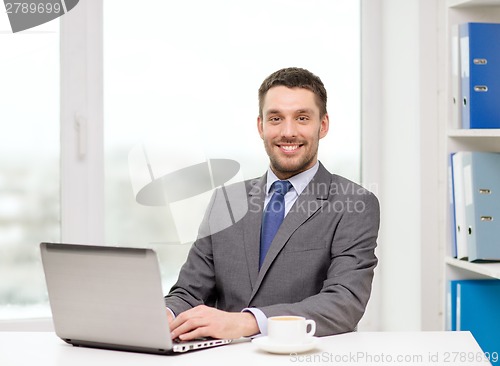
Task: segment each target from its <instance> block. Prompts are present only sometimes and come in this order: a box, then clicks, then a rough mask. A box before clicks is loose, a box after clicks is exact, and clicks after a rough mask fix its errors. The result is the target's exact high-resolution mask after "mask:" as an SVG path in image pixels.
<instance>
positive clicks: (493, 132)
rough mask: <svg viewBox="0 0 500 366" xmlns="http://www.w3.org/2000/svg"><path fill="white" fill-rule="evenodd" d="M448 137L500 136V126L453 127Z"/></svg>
mask: <svg viewBox="0 0 500 366" xmlns="http://www.w3.org/2000/svg"><path fill="white" fill-rule="evenodd" d="M448 137H500V128H494V129H453V130H449V131H448Z"/></svg>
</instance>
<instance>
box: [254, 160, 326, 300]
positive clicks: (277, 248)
mask: <svg viewBox="0 0 500 366" xmlns="http://www.w3.org/2000/svg"><path fill="white" fill-rule="evenodd" d="M330 183H331V174H330V173H329V172H328V171H327V170H326V169H325V167H323V165H322V164H321V163H320V165H319V169H318V172H317V173H316V175H315V176H314V178H313V179H312V180H311V182H309V184H308V185H307V187H306V188H305V189H304V191H303V192H302V194H301V195H300V196H299V197H298V198H297V200H296V201H295V203H294V205H293V206H292V208H291V209H290V211H289V213H288V215H286V217H285V219H284V220H283V223H282V224H281V226H280V228H279V229H278V232H277V233H276V236H275V237H274V240H273V242H272V243H271V247H270V248H269V251H268V252H267V255H266V258H265V260H264V263H263V264H262V268H261V269H260V271H258V268H257V280H256V282H255V284H254V285H253V291H252V296H251V299H253V297H254V296H255V294H256V293H257V291H258V289H259V286H260V284H261V283H262V281H263V279H264V277H265V276H266V273H267V271H268V270H269V268H270V267H271V264H272V263H273V262H274V260H275V259H276V257H277V256H278V254H279V253H280V252H281V250H282V249H283V247H284V246H285V244H286V243H287V242H288V239H289V238H290V236H291V235H292V234H293V233H294V232H295V231H296V230H297V229H298V228H299V227H300V226H301V225H302V224H303V223H304V222H305V221H306V220H307V219H308V218H309V217H311V216H312V215H313V214H314V213H315V212H316V211H318V210H319V209H320V208H321V207H322V206H323V204H324V203H325V201H326V200H328V194H329V191H330ZM260 218H262V215H260ZM259 224H260V223H259ZM259 227H260V226H259ZM259 233H260V231H259ZM257 240H258V241H257V242H258V243H259V242H260V236H258V239H257ZM254 248H255V247H254ZM254 251H255V249H254ZM255 252H257V253H256V257H255V258H256V259H255V262H256V263H258V256H259V252H258V250H257V251H255ZM257 267H258V266H257ZM253 283H254V282H253V280H252V284H253ZM251 299H250V301H251Z"/></svg>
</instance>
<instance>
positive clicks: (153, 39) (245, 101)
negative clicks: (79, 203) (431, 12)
mask: <svg viewBox="0 0 500 366" xmlns="http://www.w3.org/2000/svg"><path fill="white" fill-rule="evenodd" d="M141 7H143V8H145V9H149V10H150V11H148V13H147V16H146V17H142V16H139V13H138V12H137V2H135V1H131V0H106V1H104V85H105V88H104V100H105V108H104V109H105V113H104V121H105V123H104V125H105V159H106V160H105V161H106V168H105V171H106V173H105V174H106V183H105V185H106V241H107V242H109V243H119V244H122V245H144V246H153V247H155V248H156V249H157V251H158V252H159V254H160V256H161V261H162V268H163V270H164V272H165V273H164V276H165V278H164V282H165V287H166V289H168V288H169V286H170V285H171V284H172V283H173V282H174V281H175V279H176V276H177V273H178V270H179V266H180V265H181V264H182V262H183V261H184V258H185V256H186V254H187V251H188V250H189V247H190V245H189V244H190V243H191V242H192V240H194V238H195V236H196V231H197V227H198V224H199V222H200V221H201V217H202V216H203V213H204V210H205V208H206V204H207V203H208V199H209V197H210V193H211V192H205V193H204V194H193V197H189V198H187V199H184V200H182V201H181V202H175V203H171V204H161V197H157V201H156V202H154V204H152V205H148V204H140V203H138V201H137V200H136V196H137V194H138V192H139V191H140V190H141V189H144V188H145V187H146V186H148V184H149V185H150V184H151V182H152V181H154V180H155V179H159V178H161V177H164V176H165V175H168V174H171V173H173V172H175V171H179V169H182V168H187V167H189V166H194V165H196V164H200V163H201V162H204V161H206V160H207V159H231V160H234V161H236V162H237V163H239V166H240V169H239V172H238V174H237V176H236V177H235V178H234V180H243V179H248V178H253V177H256V176H260V175H262V174H263V173H264V172H265V170H266V167H267V165H268V159H267V156H266V154H265V151H264V149H263V146H262V142H261V140H260V138H259V136H258V133H257V128H256V118H257V114H258V105H257V90H258V88H259V86H260V83H261V82H262V80H263V79H264V78H265V77H266V76H268V75H269V74H270V73H271V72H273V71H275V70H278V69H279V68H282V67H288V66H299V67H304V68H307V69H309V70H311V71H312V72H314V73H315V74H317V75H319V76H320V77H321V78H322V80H323V82H324V83H325V84H326V87H327V90H328V92H329V102H328V108H329V114H330V119H331V130H330V132H329V135H328V136H327V137H326V138H325V139H323V140H322V142H321V143H320V160H321V161H322V162H323V163H324V164H325V166H326V167H327V168H328V169H330V170H331V171H332V172H336V173H339V174H342V175H344V176H347V177H349V178H351V179H353V180H355V181H359V178H360V177H359V167H360V113H359V111H360V4H359V2H358V1H352V0H315V1H313V2H309V1H308V2H306V1H302V0H293V1H290V0H286V1H285V0H252V1H244V2H241V1H238V2H235V1H227V0H215V1H202V0H191V1H183V2H166V1H158V0H148V1H145V2H142V3H141ZM118 8H119V9H120V11H119V12H118V11H116V9H118ZM186 213H187V215H186Z"/></svg>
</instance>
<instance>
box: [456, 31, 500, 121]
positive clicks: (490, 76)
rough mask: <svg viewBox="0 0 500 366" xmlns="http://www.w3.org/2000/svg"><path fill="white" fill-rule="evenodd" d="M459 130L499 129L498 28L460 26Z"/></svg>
mask: <svg viewBox="0 0 500 366" xmlns="http://www.w3.org/2000/svg"><path fill="white" fill-rule="evenodd" d="M459 33H460V72H461V84H462V85H461V87H462V98H463V99H462V127H463V128H500V42H499V41H498V40H500V24H496V23H465V24H461V25H460V29H459Z"/></svg>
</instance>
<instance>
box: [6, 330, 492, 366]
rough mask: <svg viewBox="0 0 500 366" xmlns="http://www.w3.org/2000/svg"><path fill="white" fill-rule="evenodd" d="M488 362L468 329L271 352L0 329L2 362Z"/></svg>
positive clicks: (51, 365) (122, 365)
mask: <svg viewBox="0 0 500 366" xmlns="http://www.w3.org/2000/svg"><path fill="white" fill-rule="evenodd" d="M250 364H252V365H256V366H257V365H258V366H261V365H262V366H265V365H273V366H274V365H280V366H281V365H308V366H309V365H311V366H312V365H376V366H382V365H392V366H394V365H419V366H422V365H432V366H437V365H448V366H451V365H454V366H456V365H464V366H465V365H467V366H472V365H490V363H489V362H487V361H486V360H485V359H484V358H483V357H482V351H481V349H480V347H479V345H478V344H477V342H476V341H475V339H474V338H473V337H472V335H471V334H470V332H357V333H348V334H341V335H337V336H331V337H324V338H320V340H319V342H318V346H317V347H316V349H314V350H312V351H309V352H307V353H303V354H298V355H293V354H292V355H274V354H268V353H265V352H263V351H260V350H258V349H257V347H256V346H255V345H254V344H252V343H250V342H248V341H243V342H236V343H234V344H230V345H226V346H222V347H218V348H212V349H205V350H201V351H195V352H190V353H186V354H181V355H175V356H158V355H149V354H139V353H131V352H120V351H109V350H99V349H91V348H82V347H73V346H71V345H68V344H66V343H64V342H63V341H62V340H60V339H59V338H57V337H56V335H55V334H54V333H52V332H0V365H1V366H25V365H26V366H27V365H30V366H31V365H37V366H68V365H70V366H80V365H81V366H100V365H106V366H114V365H117V366H129V365H130V366H138V365H140V366H149V365H163V366H164V365H169V366H175V365H181V366H182V365H190V366H193V365H214V366H224V365H250Z"/></svg>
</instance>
